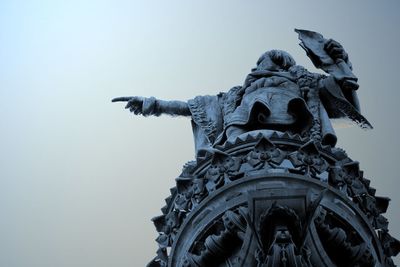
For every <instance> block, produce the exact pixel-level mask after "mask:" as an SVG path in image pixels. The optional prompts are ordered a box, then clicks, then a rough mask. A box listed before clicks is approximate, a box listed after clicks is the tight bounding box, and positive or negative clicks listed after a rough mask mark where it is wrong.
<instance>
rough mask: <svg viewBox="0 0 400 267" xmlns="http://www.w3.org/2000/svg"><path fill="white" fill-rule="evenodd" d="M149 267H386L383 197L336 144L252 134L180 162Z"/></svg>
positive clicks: (389, 242) (391, 247) (393, 250)
mask: <svg viewBox="0 0 400 267" xmlns="http://www.w3.org/2000/svg"><path fill="white" fill-rule="evenodd" d="M176 182H177V185H176V187H174V188H172V189H171V196H170V197H168V198H167V199H166V202H167V205H166V206H165V207H163V208H162V212H163V215H161V216H158V217H155V218H154V219H153V221H154V224H155V226H156V228H157V231H158V232H159V237H158V238H157V242H158V244H159V247H160V248H159V250H158V252H157V257H156V258H155V259H153V261H152V262H151V263H149V265H148V266H150V267H152V266H171V267H178V266H179V267H186V266H192V267H195V266H207V267H208V266H235V267H239V266H243V267H247V266H259V267H261V266H263V267H264V266H349V267H350V266H360V267H361V266H371V267H372V266H394V264H393V262H392V260H391V258H390V257H391V256H393V255H396V254H397V253H398V252H399V250H400V243H399V241H397V240H396V239H394V238H392V237H391V236H390V235H389V233H388V228H387V226H388V222H387V220H386V218H385V217H383V216H382V215H381V214H382V213H384V212H386V209H387V207H388V203H389V199H388V198H386V197H378V196H375V189H374V188H372V187H370V181H369V180H368V179H366V178H364V176H363V172H362V171H360V170H359V166H358V162H355V161H353V160H351V159H350V158H349V157H348V156H347V155H346V153H345V152H344V151H343V150H341V149H339V148H331V147H330V146H321V145H320V144H319V143H315V142H313V141H311V140H309V139H303V138H301V137H300V136H299V135H289V134H287V133H280V132H272V131H268V130H264V131H253V132H249V133H246V134H243V135H241V136H239V137H238V138H237V139H236V140H235V141H233V142H230V143H226V144H225V145H224V146H220V147H217V149H216V150H215V152H214V153H213V154H209V155H207V156H206V157H205V158H203V159H198V160H197V162H189V163H188V164H187V165H186V166H185V167H184V170H183V172H182V174H181V175H180V177H178V178H177V179H176Z"/></svg>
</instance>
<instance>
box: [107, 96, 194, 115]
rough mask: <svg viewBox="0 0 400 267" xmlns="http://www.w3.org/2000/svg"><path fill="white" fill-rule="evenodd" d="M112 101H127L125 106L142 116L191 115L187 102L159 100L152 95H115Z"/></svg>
mask: <svg viewBox="0 0 400 267" xmlns="http://www.w3.org/2000/svg"><path fill="white" fill-rule="evenodd" d="M112 102H128V103H127V104H126V106H125V108H126V109H129V111H130V112H132V113H134V114H135V115H140V114H142V115H143V116H149V115H154V116H160V115H161V114H167V115H171V116H191V115H192V114H191V112H190V109H189V106H188V104H187V102H184V101H179V100H172V101H165V100H159V99H156V98H154V97H141V96H125V97H117V98H114V99H113V100H112Z"/></svg>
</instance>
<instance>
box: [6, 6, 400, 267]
mask: <svg viewBox="0 0 400 267" xmlns="http://www.w3.org/2000/svg"><path fill="white" fill-rule="evenodd" d="M399 13H400V2H399V1H396V0H387V1H386V0H385V1H372V0H371V1H365V0H357V1H344V0H343V1H317V0H315V1H266V0H264V1H261V0H255V1H251V0H248V1H244V0H242V1H238V0H221V1H220V0H203V1H183V0H182V1H176V0H169V1H162V0H159V1H121V0H113V1H111V0H103V1H94V0H92V1H76V0H73V1H54V0H53V1H51V0H49V1H18V0H17V1H11V0H10V1H8V0H2V1H0V101H1V105H0V125H1V131H0V149H1V153H0V216H1V218H0V266H2V267H3V266H4V267H103V266H104V267H125V266H144V265H145V264H146V263H147V262H148V261H150V260H151V259H152V258H153V257H154V255H155V251H156V243H155V241H154V239H155V238H156V237H157V234H156V231H155V229H154V227H153V225H152V223H151V221H150V219H151V218H152V217H153V216H156V215H158V214H160V211H159V209H160V208H161V207H162V206H163V205H164V202H163V199H164V198H165V197H167V196H168V194H169V191H168V188H170V187H172V186H173V185H174V178H175V177H176V176H177V175H179V173H180V169H181V166H182V165H183V164H184V163H185V162H186V161H188V160H191V159H193V144H192V136H191V128H190V122H189V120H188V119H186V118H169V117H166V116H163V117H160V118H142V117H134V116H133V115H131V114H129V113H128V112H126V111H125V110H123V105H122V104H112V103H111V102H110V100H111V98H113V97H116V96H124V95H143V96H156V97H159V98H163V99H181V100H187V99H189V98H191V97H193V96H195V95H200V94H215V93H217V92H219V91H226V90H228V89H229V88H231V87H232V86H233V85H239V84H241V83H242V82H243V80H244V78H245V76H246V74H247V73H248V72H249V70H250V69H251V68H252V67H253V66H254V64H255V62H256V60H257V58H258V56H259V55H260V54H261V53H262V52H264V51H266V50H269V49H274V48H277V49H283V50H287V51H288V52H290V53H291V54H292V55H293V56H294V58H295V59H296V60H297V62H298V63H300V64H302V65H304V66H306V67H308V68H309V69H310V70H314V68H313V67H312V65H311V63H310V61H309V60H308V58H307V57H306V56H305V53H304V52H303V50H302V49H301V48H300V47H299V46H298V40H297V36H296V34H295V33H294V32H293V29H294V28H305V29H310V30H315V31H319V32H321V33H323V34H324V35H325V36H326V37H332V38H334V39H336V40H338V41H340V42H341V43H342V44H343V46H344V47H345V49H346V50H347V52H348V53H349V55H350V59H351V61H352V62H353V66H354V72H355V73H356V75H357V76H358V77H359V83H360V90H359V97H360V100H361V105H362V110H363V113H364V115H365V116H366V117H367V118H368V119H369V120H370V121H371V123H372V124H373V125H374V127H375V129H374V130H372V131H363V130H361V129H358V128H357V127H352V128H345V129H338V130H337V134H338V137H339V144H338V145H339V146H341V147H343V148H345V149H346V151H347V152H348V154H349V155H350V157H351V158H353V159H354V160H358V161H360V163H361V168H362V169H363V170H364V171H365V176H366V177H368V178H370V179H371V180H372V186H373V187H375V188H377V195H383V196H389V197H390V198H391V199H392V202H391V204H390V206H389V211H388V213H387V215H386V216H387V217H388V218H389V221H390V225H389V228H390V232H391V233H392V235H394V236H395V237H397V238H400V222H399V218H400V215H399V214H400V212H399V209H400V193H399V187H400V182H399V177H398V168H399V167H398V166H399V165H400V163H399V161H400V158H399V154H398V151H400V138H399V137H398V133H399V116H400V113H399V110H398V106H399V101H398V100H399V98H400V93H399V91H400V90H399V89H398V88H397V87H398V79H399V77H400V76H399V74H398V62H399V61H400V56H399V55H400V53H399V51H398V47H399V43H400V31H399V29H398V27H399V25H400V16H399V15H398V14H399ZM398 258H399V257H397V259H396V263H397V264H400V261H399V259H398Z"/></svg>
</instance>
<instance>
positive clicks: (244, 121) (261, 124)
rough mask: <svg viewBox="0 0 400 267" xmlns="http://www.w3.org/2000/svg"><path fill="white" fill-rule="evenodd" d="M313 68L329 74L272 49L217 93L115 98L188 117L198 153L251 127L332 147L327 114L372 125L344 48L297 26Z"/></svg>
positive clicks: (140, 109)
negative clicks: (181, 97) (309, 68)
mask: <svg viewBox="0 0 400 267" xmlns="http://www.w3.org/2000/svg"><path fill="white" fill-rule="evenodd" d="M296 31H297V32H298V33H299V37H300V39H301V40H302V44H301V45H302V47H303V48H304V49H306V51H307V54H308V55H309V56H310V58H311V59H312V61H313V62H314V64H315V65H316V67H319V68H321V69H323V70H324V71H326V72H327V73H328V74H329V76H325V75H320V74H315V73H311V72H309V71H307V70H306V69H305V68H304V67H302V66H299V65H296V62H295V61H294V59H293V58H292V57H291V56H290V55H289V54H288V53H287V52H285V51H280V50H271V51H268V52H266V53H264V54H263V55H262V56H261V57H260V58H259V60H258V61H257V67H256V68H254V69H252V71H251V73H250V74H249V75H248V76H247V77H246V79H245V81H244V84H243V85H242V86H236V87H233V88H232V89H230V90H229V91H228V92H224V93H219V94H218V95H215V96H197V97H195V98H194V99H191V100H189V101H187V102H183V101H177V100H174V101H165V100H159V99H156V98H154V97H150V98H145V97H139V96H133V97H118V98H115V99H113V102H119V101H125V102H128V103H127V105H126V107H125V108H126V109H129V110H130V111H131V112H132V113H134V114H135V115H139V114H142V115H143V116H149V115H154V116H160V115H161V114H168V115H171V116H188V117H189V116H191V118H192V125H193V133H194V139H195V147H196V155H198V156H199V155H202V154H204V153H202V152H204V151H207V150H208V149H209V148H211V147H214V146H215V145H217V144H223V143H224V142H225V141H226V140H229V139H231V140H233V139H234V138H236V137H237V136H239V135H240V134H242V133H245V132H248V131H251V130H261V129H267V130H277V131H282V132H285V131H287V132H291V133H298V134H300V135H301V136H307V135H312V136H313V138H314V139H315V140H318V141H321V142H322V144H329V145H331V146H334V145H335V143H336V136H335V133H334V130H333V128H332V126H331V123H330V120H329V118H340V117H347V118H349V119H351V120H353V121H355V122H357V123H358V124H359V125H360V126H361V127H363V128H372V126H371V125H370V123H369V122H368V121H367V120H366V119H365V118H364V117H363V116H362V115H361V114H360V108H359V103H358V98H357V95H356V92H355V91H356V90H357V89H358V84H357V78H356V77H355V76H354V75H353V73H352V72H351V63H350V61H349V57H348V55H347V53H346V52H345V50H344V49H343V47H342V46H341V45H340V44H339V43H338V42H336V41H334V40H332V39H330V40H325V39H324V38H323V37H322V36H321V35H319V34H317V33H314V32H310V31H304V30H296Z"/></svg>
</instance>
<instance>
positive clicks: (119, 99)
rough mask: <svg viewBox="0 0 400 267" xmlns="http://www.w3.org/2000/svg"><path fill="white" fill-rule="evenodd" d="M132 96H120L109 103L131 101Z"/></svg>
mask: <svg viewBox="0 0 400 267" xmlns="http://www.w3.org/2000/svg"><path fill="white" fill-rule="evenodd" d="M132 97H133V96H122V97H116V98H113V99H112V100H111V102H126V101H129V100H131V99H132Z"/></svg>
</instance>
